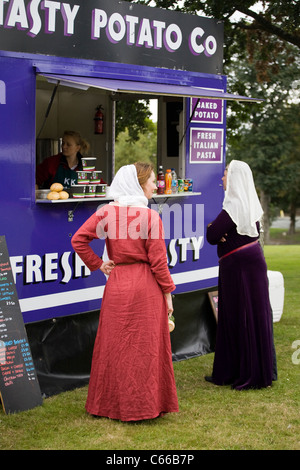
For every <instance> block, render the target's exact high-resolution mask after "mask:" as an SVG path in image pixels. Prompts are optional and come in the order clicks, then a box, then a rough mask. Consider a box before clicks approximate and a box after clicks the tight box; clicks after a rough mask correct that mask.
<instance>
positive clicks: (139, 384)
mask: <svg viewBox="0 0 300 470" xmlns="http://www.w3.org/2000/svg"><path fill="white" fill-rule="evenodd" d="M103 237H106V247H107V252H108V256H109V259H111V260H113V261H114V263H115V264H116V266H115V268H113V270H112V272H111V274H110V276H109V278H108V281H107V283H106V286H105V290H104V295H103V299H102V306H101V312H100V320H99V327H98V332H97V336H96V340H95V345H94V352H93V359H92V367H91V376H90V383H89V389H88V397H87V402H86V410H87V412H88V413H90V414H92V415H97V416H106V417H109V418H113V419H119V420H122V421H137V420H143V419H151V418H156V417H158V416H160V415H163V414H164V413H167V412H177V411H178V400H177V393H176V385H175V379H174V371H173V364H172V352H171V342H170V333H169V328H168V313H167V303H166V299H165V296H164V293H167V292H172V291H173V290H174V289H175V285H174V283H173V281H172V278H171V275H170V272H169V269H168V266H167V256H166V246H165V241H164V238H163V227H162V222H161V219H160V217H159V215H158V214H157V213H156V212H155V211H153V210H151V209H148V208H147V207H127V206H126V207H124V206H123V207H122V206H118V205H114V204H108V205H105V206H103V207H101V208H100V209H99V210H98V211H97V212H96V213H95V214H94V215H92V216H91V217H90V218H89V219H88V220H87V221H86V222H85V223H84V224H83V225H82V227H81V228H80V229H79V230H78V231H77V233H76V234H75V235H74V236H73V238H72V245H73V247H74V249H75V251H76V252H77V253H78V254H79V256H80V257H81V258H82V260H83V261H84V263H85V264H86V265H87V266H88V268H89V269H90V270H91V271H93V270H96V269H99V267H100V266H101V264H102V262H103V261H102V259H101V258H99V257H98V256H97V255H96V254H95V252H94V251H93V250H92V248H91V247H90V246H89V243H90V242H91V241H92V240H93V239H95V238H103Z"/></svg>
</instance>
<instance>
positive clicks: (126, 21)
mask: <svg viewBox="0 0 300 470" xmlns="http://www.w3.org/2000/svg"><path fill="white" fill-rule="evenodd" d="M0 43H1V48H2V49H3V50H9V51H19V52H27V53H42V54H49V55H55V56H60V57H62V56H64V57H76V58H84V59H91V60H101V61H110V62H123V63H124V62H125V63H130V64H136V65H149V66H154V67H167V68H172V69H173V68H176V69H182V70H191V71H196V72H203V73H222V60H223V52H222V49H223V24H222V23H220V22H218V21H216V20H214V19H210V18H203V17H199V16H196V15H186V14H185V15H183V14H182V13H178V12H173V11H169V10H163V9H157V8H149V7H145V6H143V5H137V4H133V3H131V2H117V1H115V0H109V1H107V0H78V1H76V2H58V1H53V0H43V1H42V0H31V1H26V0H0Z"/></svg>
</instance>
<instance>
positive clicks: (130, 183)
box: [107, 165, 148, 207]
mask: <svg viewBox="0 0 300 470" xmlns="http://www.w3.org/2000/svg"><path fill="white" fill-rule="evenodd" d="M107 196H108V197H109V198H113V199H114V201H117V202H118V203H119V204H120V205H122V206H146V207H147V205H148V199H147V198H146V196H145V194H144V191H143V189H142V187H141V185H140V183H139V180H138V177H137V172H136V168H135V165H125V166H122V167H121V168H120V169H119V170H118V171H117V174H116V176H115V177H114V179H113V181H112V183H111V185H110V187H109V188H108V191H107Z"/></svg>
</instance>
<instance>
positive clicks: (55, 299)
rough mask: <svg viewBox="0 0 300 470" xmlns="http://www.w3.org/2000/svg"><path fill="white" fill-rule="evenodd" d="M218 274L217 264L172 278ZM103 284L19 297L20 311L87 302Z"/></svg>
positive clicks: (95, 297) (199, 278) (99, 294)
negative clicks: (26, 297)
mask: <svg viewBox="0 0 300 470" xmlns="http://www.w3.org/2000/svg"><path fill="white" fill-rule="evenodd" d="M218 275H219V266H214V267H212V268H206V269H197V270H196V271H187V272H184V273H178V274H173V275H172V279H173V281H174V283H175V284H176V285H180V284H188V283H190V282H196V281H202V280H205V279H213V278H217V277H218ZM104 287H105V286H98V287H88V288H86V289H78V290H72V291H66V292H60V293H58V294H48V295H39V296H36V297H29V298H28V299H20V301H19V302H20V307H21V311H22V312H23V313H24V312H31V311H34V310H43V309H45V308H52V307H59V306H62V305H69V304H76V303H79V302H87V301H89V300H99V299H102V297H103V292H104Z"/></svg>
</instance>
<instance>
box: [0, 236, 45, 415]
mask: <svg viewBox="0 0 300 470" xmlns="http://www.w3.org/2000/svg"><path fill="white" fill-rule="evenodd" d="M0 398H1V403H2V406H3V409H4V412H5V413H7V414H8V413H16V412H18V411H25V410H29V409H31V408H34V407H35V406H38V405H41V404H42V395H41V390H40V386H39V383H38V380H37V376H36V371H35V367H34V364H33V359H32V356H31V351H30V346H29V343H28V338H27V333H26V330H25V325H24V321H23V316H22V312H21V309H20V304H19V299H18V295H17V291H16V287H15V283H14V279H13V275H12V270H11V265H10V261H9V255H8V250H7V245H6V240H5V237H4V236H0Z"/></svg>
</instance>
